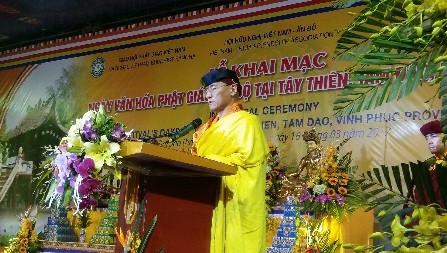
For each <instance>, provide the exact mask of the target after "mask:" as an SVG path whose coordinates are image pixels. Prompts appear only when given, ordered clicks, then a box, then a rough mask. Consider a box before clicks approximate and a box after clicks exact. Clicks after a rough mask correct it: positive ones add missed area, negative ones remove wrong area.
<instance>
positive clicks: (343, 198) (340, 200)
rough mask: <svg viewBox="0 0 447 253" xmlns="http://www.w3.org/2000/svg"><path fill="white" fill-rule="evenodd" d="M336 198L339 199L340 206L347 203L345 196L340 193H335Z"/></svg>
mask: <svg viewBox="0 0 447 253" xmlns="http://www.w3.org/2000/svg"><path fill="white" fill-rule="evenodd" d="M335 200H336V201H337V204H338V205H339V206H344V205H345V201H346V198H345V197H344V196H342V195H340V194H336V195H335Z"/></svg>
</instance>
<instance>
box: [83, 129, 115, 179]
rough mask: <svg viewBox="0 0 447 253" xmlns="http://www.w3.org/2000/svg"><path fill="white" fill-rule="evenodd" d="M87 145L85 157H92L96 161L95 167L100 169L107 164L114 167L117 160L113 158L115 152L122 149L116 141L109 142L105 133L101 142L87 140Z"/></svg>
mask: <svg viewBox="0 0 447 253" xmlns="http://www.w3.org/2000/svg"><path fill="white" fill-rule="evenodd" d="M84 145H85V157H86V158H91V159H93V161H95V168H96V170H97V171H99V170H100V169H101V168H102V166H103V165H104V163H105V164H107V165H109V166H112V167H114V166H115V165H116V161H115V159H114V158H113V156H112V155H113V154H115V153H116V152H118V151H119V150H120V145H119V144H118V143H115V142H112V143H111V142H109V140H108V139H107V137H106V136H105V135H103V136H101V141H100V143H92V142H86V143H84Z"/></svg>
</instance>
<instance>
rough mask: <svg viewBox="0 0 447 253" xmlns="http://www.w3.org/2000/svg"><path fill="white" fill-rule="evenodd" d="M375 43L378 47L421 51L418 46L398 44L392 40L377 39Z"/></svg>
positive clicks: (401, 42) (400, 42)
mask: <svg viewBox="0 0 447 253" xmlns="http://www.w3.org/2000/svg"><path fill="white" fill-rule="evenodd" d="M373 43H374V45H376V46H378V47H389V48H393V49H400V50H412V51H419V49H420V48H419V47H418V46H414V44H409V43H403V41H399V42H397V41H392V40H383V39H375V40H374V42H373Z"/></svg>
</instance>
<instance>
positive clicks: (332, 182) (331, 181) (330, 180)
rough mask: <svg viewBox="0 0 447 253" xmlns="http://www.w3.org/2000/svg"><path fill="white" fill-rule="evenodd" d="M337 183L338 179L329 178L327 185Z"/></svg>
mask: <svg viewBox="0 0 447 253" xmlns="http://www.w3.org/2000/svg"><path fill="white" fill-rule="evenodd" d="M337 183H338V179H337V178H335V177H331V178H330V179H329V184H330V185H336V184H337Z"/></svg>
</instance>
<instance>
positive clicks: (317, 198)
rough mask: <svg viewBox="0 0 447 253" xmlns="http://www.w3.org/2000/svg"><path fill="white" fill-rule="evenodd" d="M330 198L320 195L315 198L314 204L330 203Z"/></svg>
mask: <svg viewBox="0 0 447 253" xmlns="http://www.w3.org/2000/svg"><path fill="white" fill-rule="evenodd" d="M331 200H332V198H331V197H330V196H329V195H326V194H321V195H318V196H317V197H315V202H320V203H322V204H324V203H326V202H329V201H331Z"/></svg>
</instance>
